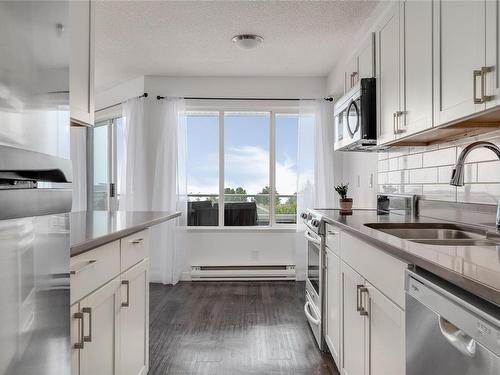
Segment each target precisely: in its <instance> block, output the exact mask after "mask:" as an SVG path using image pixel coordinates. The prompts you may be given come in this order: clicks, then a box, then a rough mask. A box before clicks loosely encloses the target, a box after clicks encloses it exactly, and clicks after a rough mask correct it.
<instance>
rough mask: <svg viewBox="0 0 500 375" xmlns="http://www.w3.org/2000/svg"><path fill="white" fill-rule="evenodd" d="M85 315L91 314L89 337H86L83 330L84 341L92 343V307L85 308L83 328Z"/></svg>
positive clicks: (83, 310)
mask: <svg viewBox="0 0 500 375" xmlns="http://www.w3.org/2000/svg"><path fill="white" fill-rule="evenodd" d="M83 314H89V335H88V336H85V334H84V333H83V329H82V336H83V341H85V342H92V309H91V308H90V307H84V308H83V309H82V327H83Z"/></svg>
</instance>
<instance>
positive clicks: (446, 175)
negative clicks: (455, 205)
mask: <svg viewBox="0 0 500 375" xmlns="http://www.w3.org/2000/svg"><path fill="white" fill-rule="evenodd" d="M477 140H487V141H490V142H493V143H495V144H497V145H499V146H500V131H499V132H498V133H495V134H494V136H493V137H491V136H490V137H487V136H483V137H475V138H470V139H464V140H457V141H454V142H450V143H448V144H444V145H432V146H425V147H405V148H401V149H394V150H390V151H384V152H383V153H380V154H382V156H381V155H380V154H379V162H378V167H379V173H378V184H379V185H378V191H379V192H381V193H388V194H389V193H400V194H417V195H421V196H423V197H425V198H426V199H435V200H448V201H459V202H471V203H486V204H496V203H497V201H498V200H499V199H500V161H497V160H496V157H495V155H494V153H492V152H491V151H489V150H486V149H478V150H474V151H473V152H471V154H470V155H469V156H468V157H467V160H466V164H465V175H464V182H465V184H466V185H465V186H464V187H458V188H456V187H454V186H451V185H449V182H450V178H451V173H452V169H453V166H454V165H455V162H456V158H457V157H458V154H459V153H460V151H461V150H462V149H463V147H465V145H468V144H470V143H471V142H474V141H477Z"/></svg>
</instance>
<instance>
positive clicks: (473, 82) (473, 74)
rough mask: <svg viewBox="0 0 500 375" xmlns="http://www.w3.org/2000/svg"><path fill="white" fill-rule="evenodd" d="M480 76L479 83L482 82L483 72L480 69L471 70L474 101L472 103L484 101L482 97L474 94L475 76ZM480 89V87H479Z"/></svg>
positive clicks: (475, 88) (475, 87) (475, 90)
mask: <svg viewBox="0 0 500 375" xmlns="http://www.w3.org/2000/svg"><path fill="white" fill-rule="evenodd" d="M478 77H479V78H481V84H482V83H483V72H482V71H481V70H473V71H472V99H473V101H474V104H481V103H484V101H483V98H482V97H481V98H478V97H477V96H476V92H477V78H478ZM481 91H482V89H481Z"/></svg>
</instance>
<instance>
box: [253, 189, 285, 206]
mask: <svg viewBox="0 0 500 375" xmlns="http://www.w3.org/2000/svg"><path fill="white" fill-rule="evenodd" d="M259 194H260V195H257V196H256V197H255V202H257V204H260V205H262V206H269V202H270V201H271V196H270V195H271V188H270V187H269V186H264V187H263V188H262V190H261V192H260V193H259ZM274 196H275V198H274V202H275V203H274V204H275V205H277V204H279V202H280V198H279V196H278V192H277V191H276V190H275V191H274Z"/></svg>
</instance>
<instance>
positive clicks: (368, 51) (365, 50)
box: [358, 33, 375, 81]
mask: <svg viewBox="0 0 500 375" xmlns="http://www.w3.org/2000/svg"><path fill="white" fill-rule="evenodd" d="M374 55H375V34H374V33H370V35H369V36H368V38H366V39H365V41H364V43H363V44H362V45H361V49H360V51H359V55H358V77H359V79H361V78H371V77H373V76H375V69H374V67H375V56H374ZM359 79H358V81H359Z"/></svg>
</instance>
